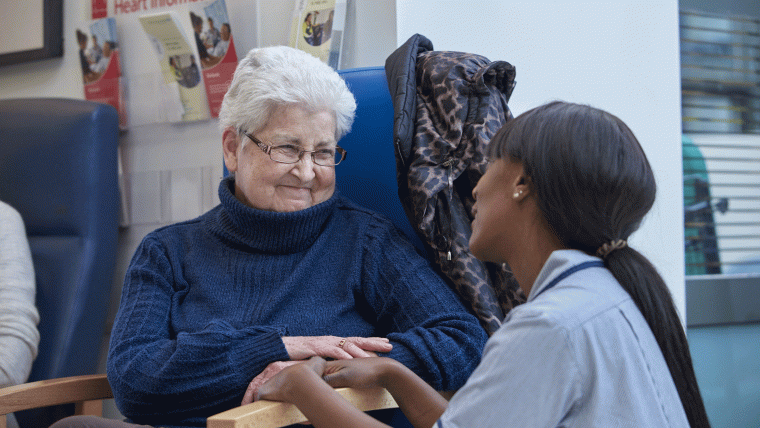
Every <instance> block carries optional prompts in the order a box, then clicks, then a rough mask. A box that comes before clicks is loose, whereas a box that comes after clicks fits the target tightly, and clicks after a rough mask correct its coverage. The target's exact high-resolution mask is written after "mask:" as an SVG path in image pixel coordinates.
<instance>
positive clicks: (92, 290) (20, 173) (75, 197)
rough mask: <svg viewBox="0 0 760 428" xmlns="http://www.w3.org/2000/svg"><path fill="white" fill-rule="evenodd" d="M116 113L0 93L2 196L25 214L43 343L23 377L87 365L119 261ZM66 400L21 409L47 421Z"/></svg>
mask: <svg viewBox="0 0 760 428" xmlns="http://www.w3.org/2000/svg"><path fill="white" fill-rule="evenodd" d="M117 145H118V115H117V113H116V110H115V109H114V108H113V107H111V106H108V105H104V104H98V103H93V102H89V101H82V100H69V99H16V100H2V101H0V200H3V201H4V202H6V203H8V204H10V205H11V206H13V207H14V208H16V210H18V211H19V213H20V214H21V217H22V218H23V220H24V224H25V226H26V231H27V235H28V239H29V246H30V247H31V251H32V259H33V263H34V269H35V275H36V280H37V301H36V303H37V308H38V310H39V312H40V324H39V330H40V346H39V353H38V355H37V359H36V360H35V362H34V365H33V366H32V373H31V376H30V378H29V381H30V382H31V381H38V380H44V379H53V378H59V377H66V376H75V375H84V374H94V373H96V372H97V365H98V360H99V357H100V344H101V342H102V338H103V332H104V327H105V322H106V316H107V311H108V307H109V304H108V302H109V300H110V294H111V285H112V282H113V274H114V265H115V260H116V250H117V238H118V219H119V189H118V166H117V165H118V164H117ZM66 413H68V409H63V410H62V409H60V408H55V409H54V408H51V409H42V410H40V411H38V412H37V411H35V413H27V412H24V413H19V414H17V418H18V420H19V424H20V425H21V427H22V428H28V427H36V426H40V427H47V426H48V425H50V423H52V421H54V420H55V419H57V418H59V417H60V416H62V415H65V414H66Z"/></svg>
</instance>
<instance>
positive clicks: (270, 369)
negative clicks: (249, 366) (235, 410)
mask: <svg viewBox="0 0 760 428" xmlns="http://www.w3.org/2000/svg"><path fill="white" fill-rule="evenodd" d="M299 363H301V361H275V362H273V363H271V364H269V365H268V366H267V368H265V369H264V371H263V372H261V373H259V375H258V376H256V377H255V378H253V380H252V381H251V383H249V384H248V388H247V389H246V390H245V395H244V396H243V401H241V402H240V405H241V406H244V405H246V404H250V403H253V400H254V397H256V394H257V393H258V391H259V388H261V386H262V385H264V384H265V383H266V382H267V381H268V380H269V379H271V378H272V377H274V376H276V375H277V374H278V373H280V372H281V371H282V370H283V369H285V368H287V367H290V366H292V365H294V364H299Z"/></svg>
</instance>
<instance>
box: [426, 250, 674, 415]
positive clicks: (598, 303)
mask: <svg viewBox="0 0 760 428" xmlns="http://www.w3.org/2000/svg"><path fill="white" fill-rule="evenodd" d="M598 261H599V259H598V258H596V257H592V256H588V255H586V254H585V253H583V252H580V251H576V250H561V251H555V252H554V253H552V255H551V256H550V257H549V259H548V260H547V262H546V264H545V265H544V267H543V269H542V270H541V273H539V275H538V278H536V282H535V284H534V285H533V288H532V289H531V291H530V295H529V296H528V301H527V303H525V304H523V305H521V306H518V307H516V308H515V309H513V310H512V311H511V312H510V314H509V315H508V316H507V319H506V320H505V323H504V325H502V326H501V328H500V329H499V330H498V331H497V332H496V333H495V334H494V335H493V337H491V339H490V340H489V341H488V343H487V344H486V347H485V351H484V353H483V359H482V361H481V363H480V365H479V366H478V368H477V369H476V370H475V372H474V373H473V374H472V376H471V377H470V379H469V380H468V381H467V383H466V384H465V386H464V387H462V388H461V389H460V390H459V391H458V392H457V393H456V394H455V395H454V397H453V398H452V399H451V402H450V404H449V406H448V408H447V410H446V412H445V413H444V414H443V415H442V416H441V419H440V420H439V421H438V422H437V424H436V426H440V427H479V428H486V427H513V428H517V427H531V428H539V427H636V428H639V427H684V428H688V426H689V424H688V421H687V418H686V413H685V412H684V410H683V406H682V405H681V401H680V399H679V397H678V392H677V390H676V387H675V384H674V383H673V379H672V377H671V375H670V372H669V370H668V367H667V364H666V363H665V359H664V358H663V356H662V352H661V351H660V348H659V347H658V345H657V342H656V341H655V338H654V335H653V334H652V331H651V330H650V329H649V326H648V325H647V323H646V321H645V320H644V317H643V316H642V315H641V312H640V311H639V310H638V308H637V307H636V305H635V303H634V302H633V300H632V299H631V297H630V296H629V295H628V293H626V291H625V290H624V289H623V288H622V287H621V286H620V284H619V283H618V282H617V281H616V280H615V278H614V277H613V276H612V274H611V273H610V272H609V271H608V270H607V269H605V268H603V267H597V266H589V267H588V268H586V269H582V270H579V271H576V272H573V273H571V274H570V275H569V276H567V277H566V278H564V279H562V280H560V281H559V282H557V283H556V286H553V287H550V286H549V284H550V283H551V282H552V281H553V280H554V279H555V278H557V277H559V276H560V275H562V274H563V273H564V272H566V271H568V270H569V269H572V268H573V267H574V266H577V265H580V264H582V263H587V262H592V264H593V262H596V263H597V264H598Z"/></svg>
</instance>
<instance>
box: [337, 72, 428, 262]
mask: <svg viewBox="0 0 760 428" xmlns="http://www.w3.org/2000/svg"><path fill="white" fill-rule="evenodd" d="M338 73H339V74H340V75H341V77H343V79H344V80H345V81H346V84H347V85H348V88H349V89H350V90H351V92H352V93H353V94H354V97H356V104H357V107H356V119H355V120H354V124H353V127H352V128H351V132H349V133H348V134H347V135H346V136H345V137H343V138H342V139H341V140H340V142H339V143H338V144H339V145H340V146H341V147H343V148H344V149H346V151H347V152H348V154H347V155H346V159H345V160H344V161H343V162H342V163H341V164H340V165H338V166H337V167H336V169H335V175H336V182H337V184H336V185H337V187H338V190H339V191H340V192H341V193H342V194H343V195H345V196H346V197H348V198H349V199H351V200H352V201H354V202H356V203H358V204H360V205H363V206H365V207H367V208H370V209H372V210H374V211H377V212H380V213H382V214H384V215H385V216H387V217H388V218H390V219H391V221H392V222H393V223H394V224H395V225H396V227H398V228H399V229H400V230H401V231H402V232H404V234H405V235H406V236H407V237H408V238H409V239H410V240H411V241H412V243H413V244H414V245H415V247H417V249H418V250H419V251H420V252H421V254H425V249H424V246H423V244H422V241H421V240H420V238H419V237H418V236H417V234H416V233H415V232H414V229H412V226H411V224H410V223H409V219H408V217H407V216H406V213H405V212H404V208H403V206H402V205H401V201H400V200H399V197H398V181H397V180H396V157H395V149H394V144H393V103H392V101H391V96H390V92H389V91H388V82H387V79H386V77H385V69H384V68H383V67H366V68H354V69H346V70H340V71H339V72H338Z"/></svg>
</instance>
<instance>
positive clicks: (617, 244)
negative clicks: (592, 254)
mask: <svg viewBox="0 0 760 428" xmlns="http://www.w3.org/2000/svg"><path fill="white" fill-rule="evenodd" d="M626 246H628V242H626V241H625V239H618V240H616V241H610V242H607V243H605V244H604V245H602V246H601V247H599V249H598V250H596V255H597V256H599V257H601V258H603V259H606V258H607V256H608V255H609V254H610V253H611V252H613V251H615V250H619V249H621V248H625V247H626Z"/></svg>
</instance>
